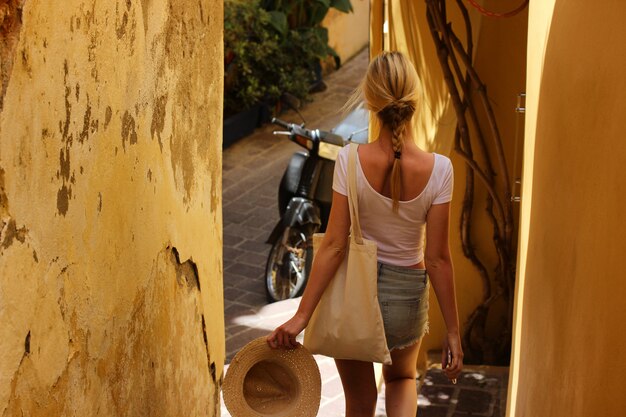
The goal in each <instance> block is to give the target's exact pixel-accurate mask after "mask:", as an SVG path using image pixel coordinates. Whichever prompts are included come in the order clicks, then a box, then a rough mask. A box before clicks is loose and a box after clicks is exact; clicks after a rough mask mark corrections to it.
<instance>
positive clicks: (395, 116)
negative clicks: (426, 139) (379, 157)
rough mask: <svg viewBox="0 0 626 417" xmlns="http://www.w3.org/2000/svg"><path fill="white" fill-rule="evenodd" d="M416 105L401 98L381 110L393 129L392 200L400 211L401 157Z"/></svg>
mask: <svg viewBox="0 0 626 417" xmlns="http://www.w3.org/2000/svg"><path fill="white" fill-rule="evenodd" d="M414 112H415V106H414V105H413V104H412V103H407V102H405V101H402V100H399V101H396V102H393V103H391V104H390V105H388V106H387V107H385V108H384V109H382V110H381V111H380V112H378V117H380V119H381V121H382V122H383V124H385V125H387V126H389V128H390V129H391V133H392V137H391V146H392V149H393V156H394V158H393V165H392V166H391V182H390V185H391V187H390V188H391V200H392V202H393V205H392V209H393V211H394V212H396V213H397V212H398V209H399V207H400V198H401V197H402V188H403V187H402V166H401V164H400V158H401V157H402V145H403V137H404V133H405V131H406V125H407V124H408V122H409V121H410V120H411V117H412V116H413V113H414Z"/></svg>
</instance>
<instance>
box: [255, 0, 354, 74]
mask: <svg viewBox="0 0 626 417" xmlns="http://www.w3.org/2000/svg"><path fill="white" fill-rule="evenodd" d="M261 5H262V7H263V8H264V9H265V10H267V11H268V12H269V13H270V17H271V23H272V25H273V26H274V27H275V28H276V30H278V31H279V32H280V33H281V34H282V35H283V36H285V41H286V42H285V43H286V44H287V45H286V46H288V47H289V48H290V49H292V50H293V51H294V52H297V53H298V56H299V57H300V58H302V59H303V62H306V63H307V64H308V65H309V66H310V65H311V64H315V63H316V62H319V60H323V59H325V58H326V57H327V56H329V55H330V56H332V57H334V58H335V60H336V63H337V66H339V56H338V55H337V53H336V52H335V50H334V49H333V48H331V47H330V46H329V45H328V30H327V29H326V28H324V27H322V21H323V20H324V18H325V17H326V14H327V13H328V11H329V10H330V9H331V8H335V9H337V10H339V11H342V12H344V13H349V12H351V11H352V4H351V3H350V0H262V2H261Z"/></svg>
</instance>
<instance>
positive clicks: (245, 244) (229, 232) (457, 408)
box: [222, 50, 506, 417]
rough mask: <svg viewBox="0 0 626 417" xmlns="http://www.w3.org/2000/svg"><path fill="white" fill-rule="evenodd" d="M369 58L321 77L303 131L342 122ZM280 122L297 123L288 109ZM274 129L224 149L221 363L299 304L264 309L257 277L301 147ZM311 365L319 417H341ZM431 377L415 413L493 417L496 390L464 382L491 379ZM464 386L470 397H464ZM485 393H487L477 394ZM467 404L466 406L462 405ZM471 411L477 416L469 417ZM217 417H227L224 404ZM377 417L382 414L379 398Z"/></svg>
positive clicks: (330, 387)
mask: <svg viewBox="0 0 626 417" xmlns="http://www.w3.org/2000/svg"><path fill="white" fill-rule="evenodd" d="M367 61H368V52H367V50H364V51H362V52H361V53H359V54H358V55H357V56H356V57H355V58H353V59H351V60H350V61H349V62H347V63H346V64H344V66H343V67H342V68H341V69H339V70H338V71H336V72H334V73H332V74H330V75H329V76H328V77H327V78H326V80H325V81H326V83H327V85H328V88H327V90H326V91H324V92H321V93H316V94H314V95H313V97H312V98H313V101H312V102H311V103H308V104H307V105H306V106H305V107H304V108H303V109H302V110H301V113H302V114H303V116H304V118H305V120H306V122H307V127H309V128H319V129H323V130H330V129H331V128H332V127H334V126H335V125H336V124H337V123H338V122H339V121H340V120H341V113H340V111H339V109H340V108H341V107H342V106H343V104H344V103H345V102H346V100H347V98H348V97H349V95H350V94H351V92H352V91H353V90H354V88H356V86H357V85H358V83H359V81H360V80H361V78H362V77H363V75H364V74H365V70H366V68H367ZM281 118H282V119H284V120H287V121H291V122H298V123H299V122H300V119H299V117H298V116H297V115H296V114H295V113H293V112H289V113H286V114H284V115H282V116H281ZM274 129H275V128H274V127H273V126H271V125H266V126H264V127H262V128H259V129H257V130H256V131H255V132H254V133H253V134H252V135H250V136H248V137H246V138H243V139H241V140H240V141H239V142H237V143H235V144H233V145H232V146H230V147H229V148H228V149H226V150H225V151H224V154H223V224H224V318H225V325H226V366H228V364H229V363H230V361H231V360H232V358H233V356H234V355H235V353H237V351H239V349H241V348H242V347H243V346H244V345H245V344H246V343H248V342H249V341H251V340H253V339H255V338H257V337H260V336H265V335H267V334H268V333H269V331H271V330H273V329H274V328H275V327H276V326H277V325H279V324H281V323H283V322H284V321H285V320H287V319H288V318H290V317H291V315H292V314H293V312H294V311H295V309H296V308H297V303H298V302H299V300H287V301H283V302H279V303H274V304H267V301H266V298H265V287H264V281H263V275H264V269H265V262H266V258H267V255H268V252H269V249H270V246H269V245H268V244H266V243H265V241H266V239H267V237H268V236H269V234H270V232H271V230H272V229H273V227H274V225H275V224H276V222H277V221H278V219H279V217H278V216H279V214H278V204H277V199H278V198H277V191H278V185H279V183H280V179H281V177H282V175H283V171H284V169H285V167H286V166H287V162H288V161H289V158H290V157H291V155H292V154H293V153H294V152H295V151H297V150H300V149H302V148H300V147H299V146H298V145H296V144H294V143H293V142H290V141H289V140H287V139H286V138H285V137H284V136H274V135H272V133H271V132H272V130H274ZM316 360H317V363H318V366H319V368H320V372H321V375H322V400H321V404H320V410H319V413H318V415H319V416H322V417H331V416H342V415H344V410H343V407H344V401H343V390H342V388H341V381H340V380H339V375H338V374H337V371H336V368H335V365H334V362H333V361H332V359H328V358H325V357H321V356H319V357H317V356H316ZM437 372H441V371H437V369H432V370H429V372H428V373H427V374H426V378H424V379H423V385H424V388H423V394H422V395H421V396H420V411H419V415H420V416H427V417H428V416H432V417H439V416H445V417H456V416H468V415H480V416H499V414H493V413H492V414H486V413H484V412H483V411H484V410H487V411H492V412H495V411H496V408H495V407H494V406H493V404H492V403H495V402H496V398H497V399H499V398H500V397H498V396H497V395H495V394H494V392H496V391H497V388H494V386H493V385H494V384H495V383H492V382H489V383H488V384H487V388H486V391H485V389H483V388H480V387H478V388H477V387H474V386H473V385H472V384H470V382H475V381H483V380H485V379H486V380H488V381H491V379H490V378H491V376H485V375H483V377H480V376H476V375H481V374H476V375H475V376H468V375H474V373H466V374H464V375H463V377H462V378H460V379H459V385H458V386H451V385H450V384H449V383H446V381H445V380H443V381H442V380H441V378H438V377H437ZM431 373H432V377H431ZM429 378H431V379H429ZM472 378H473V379H472ZM464 381H465V382H467V383H465V382H464ZM416 382H419V381H416ZM477 383H478V382H477ZM499 383H501V385H502V386H504V393H505V394H506V378H504V379H500V380H499ZM466 388H468V389H469V391H470V392H469V394H466V392H467V389H466ZM483 391H485V392H487V393H488V394H485V395H483V394H482V393H483ZM478 393H480V394H478ZM481 395H482V396H481ZM474 399H476V400H480V404H483V403H484V402H488V403H489V404H487V405H486V406H484V405H483V406H481V405H478V404H473V401H474ZM466 401H469V402H471V403H472V404H470V405H467V406H465V405H463V406H461V405H460V404H465V402H466ZM422 404H423V405H422ZM502 404H504V403H502ZM472 407H473V408H472ZM474 411H476V412H477V414H471V413H473V412H474ZM468 412H471V413H470V414H468ZM222 416H230V414H229V413H228V411H227V410H226V408H225V407H224V406H223V404H222ZM376 416H377V417H378V416H385V411H384V394H382V393H381V395H380V396H379V401H378V409H377V412H376ZM235 417H236V416H235Z"/></svg>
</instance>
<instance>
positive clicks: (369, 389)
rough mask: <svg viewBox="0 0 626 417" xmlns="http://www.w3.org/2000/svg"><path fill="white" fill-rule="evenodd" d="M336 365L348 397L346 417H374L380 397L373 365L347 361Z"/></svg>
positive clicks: (341, 360) (342, 360) (338, 360)
mask: <svg viewBox="0 0 626 417" xmlns="http://www.w3.org/2000/svg"><path fill="white" fill-rule="evenodd" d="M335 363H336V364H337V370H338V371H339V376H340V377H341V384H342V385H343V392H344V394H345V397H346V417H372V416H373V415H374V413H375V412H376V398H377V397H378V389H377V388H376V378H375V377H374V367H373V365H372V363H371V362H362V361H352V360H346V359H335ZM413 417H414V416H413Z"/></svg>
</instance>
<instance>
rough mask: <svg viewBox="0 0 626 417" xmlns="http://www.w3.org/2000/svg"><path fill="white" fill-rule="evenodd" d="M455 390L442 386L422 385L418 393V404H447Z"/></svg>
mask: <svg viewBox="0 0 626 417" xmlns="http://www.w3.org/2000/svg"><path fill="white" fill-rule="evenodd" d="M454 391H455V388H453V387H451V386H443V385H423V386H422V389H421V390H420V393H419V401H418V403H419V402H423V403H425V404H441V405H445V404H449V403H450V401H451V399H452V396H453V395H454Z"/></svg>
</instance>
